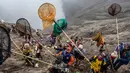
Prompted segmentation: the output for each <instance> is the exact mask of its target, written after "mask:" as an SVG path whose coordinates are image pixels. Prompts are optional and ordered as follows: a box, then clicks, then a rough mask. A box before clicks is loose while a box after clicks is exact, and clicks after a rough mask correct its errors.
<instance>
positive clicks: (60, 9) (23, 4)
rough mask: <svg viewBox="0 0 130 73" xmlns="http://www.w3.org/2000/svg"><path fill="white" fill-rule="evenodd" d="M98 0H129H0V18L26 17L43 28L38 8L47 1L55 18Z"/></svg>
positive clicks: (67, 15)
mask: <svg viewBox="0 0 130 73" xmlns="http://www.w3.org/2000/svg"><path fill="white" fill-rule="evenodd" d="M100 1H111V2H119V1H121V2H124V1H130V0H80V1H79V0H0V19H3V20H4V21H6V22H9V23H16V21H17V19H19V18H26V19H27V20H28V21H29V22H30V24H31V26H32V27H33V28H35V29H43V26H42V21H41V19H40V18H39V16H38V8H39V7H40V5H42V4H43V3H46V2H49V3H52V4H53V5H54V6H55V7H56V19H60V18H66V19H67V20H69V18H71V17H73V16H75V15H76V14H77V13H79V12H80V11H82V10H84V9H86V8H87V7H89V6H90V7H91V6H93V5H95V4H98V3H99V2H100Z"/></svg>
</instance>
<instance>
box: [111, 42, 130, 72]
mask: <svg viewBox="0 0 130 73" xmlns="http://www.w3.org/2000/svg"><path fill="white" fill-rule="evenodd" d="M119 47H120V58H118V59H116V61H115V62H114V63H113V66H114V69H115V70H118V69H119V68H120V67H121V66H122V65H127V64H128V63H129V61H130V60H129V58H130V54H129V53H130V45H128V44H122V43H121V44H120V46H119Z"/></svg>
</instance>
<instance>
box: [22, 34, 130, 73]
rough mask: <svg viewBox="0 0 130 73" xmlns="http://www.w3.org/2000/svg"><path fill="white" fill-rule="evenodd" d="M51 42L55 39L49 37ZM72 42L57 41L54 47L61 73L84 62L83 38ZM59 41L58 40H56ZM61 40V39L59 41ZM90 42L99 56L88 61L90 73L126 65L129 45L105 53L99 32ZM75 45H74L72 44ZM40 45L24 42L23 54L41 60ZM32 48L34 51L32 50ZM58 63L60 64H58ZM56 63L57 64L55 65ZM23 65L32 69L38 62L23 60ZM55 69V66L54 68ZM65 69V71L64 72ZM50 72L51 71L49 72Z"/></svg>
mask: <svg viewBox="0 0 130 73" xmlns="http://www.w3.org/2000/svg"><path fill="white" fill-rule="evenodd" d="M50 38H51V40H50V41H49V42H51V43H52V44H53V45H54V44H55V42H56V40H57V38H56V37H55V38H54V36H53V35H51V36H50ZM71 39H72V41H68V40H67V41H66V42H64V43H63V42H61V41H59V43H58V45H55V46H54V49H55V51H56V52H55V55H54V57H56V58H57V60H58V61H57V60H56V62H55V64H63V63H64V65H61V66H62V67H63V68H64V70H62V71H63V73H67V71H68V70H69V68H70V67H72V66H78V65H79V64H80V63H81V62H82V60H85V53H86V49H84V47H83V45H84V44H83V38H81V37H78V36H76V37H71ZM58 40H59V39H58ZM60 40H61V39H60ZM92 41H96V42H97V45H96V46H97V47H99V48H100V49H99V54H97V55H94V56H92V57H91V58H90V59H89V62H90V63H91V64H90V68H91V70H90V73H107V70H108V69H111V70H112V71H117V70H118V69H119V68H120V67H121V66H122V65H127V64H128V63H129V61H130V44H129V43H122V42H121V43H120V44H119V45H118V46H117V47H116V49H115V51H114V52H112V53H108V52H107V53H106V52H105V51H107V48H106V47H105V46H106V42H105V41H104V37H103V35H102V33H101V32H99V33H98V34H97V35H96V36H95V37H94V38H92ZM74 43H75V44H74ZM42 47H43V46H42V45H41V42H39V41H35V40H33V41H32V42H31V43H29V42H25V43H24V45H23V48H22V51H23V54H24V55H26V56H30V57H35V58H37V59H39V60H41V59H42V55H41V52H42ZM32 48H34V49H32ZM59 61H60V62H59ZM57 62H58V63H57ZM25 63H26V64H27V65H33V66H34V67H39V64H38V62H36V61H33V60H31V59H29V58H25ZM54 67H56V66H54ZM54 67H53V72H51V73H62V72H59V71H58V68H54ZM66 69H67V70H66ZM51 71H52V70H51Z"/></svg>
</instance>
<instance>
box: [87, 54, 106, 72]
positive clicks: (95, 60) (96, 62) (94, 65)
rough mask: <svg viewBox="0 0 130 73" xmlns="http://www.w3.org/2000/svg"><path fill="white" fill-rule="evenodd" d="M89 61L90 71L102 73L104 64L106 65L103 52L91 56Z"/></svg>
mask: <svg viewBox="0 0 130 73" xmlns="http://www.w3.org/2000/svg"><path fill="white" fill-rule="evenodd" d="M89 61H90V62H91V66H90V68H91V70H90V71H91V72H93V73H102V72H103V71H104V70H103V68H104V66H105V65H106V61H105V54H104V53H102V54H101V55H98V56H96V55H95V56H93V57H92V58H91V59H90V60H89Z"/></svg>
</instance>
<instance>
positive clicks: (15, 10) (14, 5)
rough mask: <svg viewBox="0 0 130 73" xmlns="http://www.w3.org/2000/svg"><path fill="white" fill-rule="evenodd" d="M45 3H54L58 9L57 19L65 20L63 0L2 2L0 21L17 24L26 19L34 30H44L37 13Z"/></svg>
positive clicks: (0, 2) (0, 5)
mask: <svg viewBox="0 0 130 73" xmlns="http://www.w3.org/2000/svg"><path fill="white" fill-rule="evenodd" d="M45 2H49V3H52V4H53V5H54V6H55V7H56V10H57V13H56V19H59V18H64V13H63V9H62V3H61V0H0V19H3V20H4V21H5V22H9V23H15V22H16V21H17V19H19V18H26V19H27V20H28V21H29V22H30V24H31V26H32V27H33V28H35V29H43V26H42V21H41V19H40V18H39V16H38V12H37V11H38V8H39V6H40V5H41V4H43V3H45Z"/></svg>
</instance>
